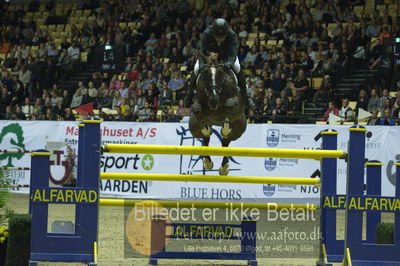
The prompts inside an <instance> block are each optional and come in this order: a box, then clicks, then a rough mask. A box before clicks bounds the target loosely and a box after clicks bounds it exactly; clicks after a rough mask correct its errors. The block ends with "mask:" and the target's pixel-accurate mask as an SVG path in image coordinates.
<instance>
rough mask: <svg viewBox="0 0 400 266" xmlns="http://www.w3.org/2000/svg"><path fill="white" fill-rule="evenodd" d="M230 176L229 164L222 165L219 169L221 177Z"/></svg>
mask: <svg viewBox="0 0 400 266" xmlns="http://www.w3.org/2000/svg"><path fill="white" fill-rule="evenodd" d="M228 174H229V163H226V164H224V165H221V167H220V168H219V175H228Z"/></svg>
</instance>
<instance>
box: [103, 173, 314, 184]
mask: <svg viewBox="0 0 400 266" xmlns="http://www.w3.org/2000/svg"><path fill="white" fill-rule="evenodd" d="M100 178H101V179H109V180H142V181H183V182H211V183H246V184H276V185H283V184H284V185H318V184H319V182H320V180H319V178H303V177H261V176H219V175H177V174H138V173H100Z"/></svg>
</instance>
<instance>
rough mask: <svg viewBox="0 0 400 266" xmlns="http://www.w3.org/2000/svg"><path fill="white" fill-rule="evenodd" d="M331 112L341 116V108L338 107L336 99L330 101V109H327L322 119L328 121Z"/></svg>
mask: <svg viewBox="0 0 400 266" xmlns="http://www.w3.org/2000/svg"><path fill="white" fill-rule="evenodd" d="M329 114H334V115H336V116H339V109H338V108H337V107H336V105H335V102H334V101H330V102H329V104H328V109H327V110H326V112H325V114H324V117H323V118H322V121H328V118H329Z"/></svg>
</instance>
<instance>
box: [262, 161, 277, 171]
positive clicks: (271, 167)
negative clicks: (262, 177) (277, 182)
mask: <svg viewBox="0 0 400 266" xmlns="http://www.w3.org/2000/svg"><path fill="white" fill-rule="evenodd" d="M277 161H278V160H277V159H276V158H265V160H264V167H265V169H266V170H267V171H272V170H274V169H275V168H276V164H277Z"/></svg>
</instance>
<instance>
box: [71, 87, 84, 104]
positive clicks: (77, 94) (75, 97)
mask: <svg viewBox="0 0 400 266" xmlns="http://www.w3.org/2000/svg"><path fill="white" fill-rule="evenodd" d="M82 98H83V97H82V94H81V90H80V89H77V90H76V91H75V93H74V95H73V96H72V101H71V105H70V108H71V109H74V108H77V107H79V106H81V104H82Z"/></svg>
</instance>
